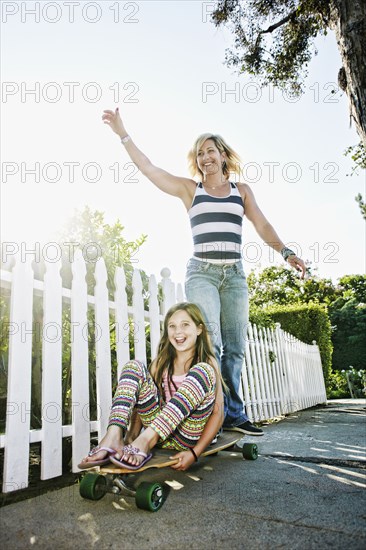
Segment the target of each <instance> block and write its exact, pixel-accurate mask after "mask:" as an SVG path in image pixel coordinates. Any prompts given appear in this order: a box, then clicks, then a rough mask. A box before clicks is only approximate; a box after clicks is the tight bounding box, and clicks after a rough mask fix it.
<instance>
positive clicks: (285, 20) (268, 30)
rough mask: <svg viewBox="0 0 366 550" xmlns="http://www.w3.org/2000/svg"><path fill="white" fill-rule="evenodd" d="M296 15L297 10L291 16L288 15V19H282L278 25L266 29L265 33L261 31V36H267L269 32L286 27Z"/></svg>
mask: <svg viewBox="0 0 366 550" xmlns="http://www.w3.org/2000/svg"><path fill="white" fill-rule="evenodd" d="M294 15H296V10H294V11H293V12H291V13H290V14H289V15H286V17H284V18H283V19H281V21H278V23H275V24H274V25H271V26H270V27H268V29H266V30H264V31H260V34H265V33H267V32H273V31H275V30H276V29H278V27H282V25H284V24H285V23H287V22H288V21H290V19H292V18H293V17H294Z"/></svg>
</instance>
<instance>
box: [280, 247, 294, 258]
mask: <svg viewBox="0 0 366 550" xmlns="http://www.w3.org/2000/svg"><path fill="white" fill-rule="evenodd" d="M280 254H281V256H282V258H283V259H284V260H285V261H286V260H287V258H288V257H289V256H296V254H295V252H294V251H293V250H291V248H287V246H284V247H283V249H282V250H281V252H280Z"/></svg>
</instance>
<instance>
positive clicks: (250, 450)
mask: <svg viewBox="0 0 366 550" xmlns="http://www.w3.org/2000/svg"><path fill="white" fill-rule="evenodd" d="M242 453H243V458H246V459H247V460H257V458H258V446H257V445H256V444H255V443H244V445H243V449H242Z"/></svg>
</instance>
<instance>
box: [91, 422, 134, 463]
mask: <svg viewBox="0 0 366 550" xmlns="http://www.w3.org/2000/svg"><path fill="white" fill-rule="evenodd" d="M123 446H124V441H123V437H122V429H121V428H120V427H119V426H110V427H109V428H108V430H107V433H106V435H105V436H104V437H103V439H102V440H101V441H100V443H99V445H98V447H97V448H101V447H106V448H108V449H112V450H113V451H116V452H117V453H118V452H119V453H121V452H122V449H123ZM97 448H96V449H97ZM96 449H95V451H96ZM109 454H110V453H109V452H108V451H107V450H105V449H101V450H100V451H97V452H93V455H92V456H89V455H88V456H86V457H85V458H83V460H82V461H81V463H80V464H81V465H83V464H88V463H90V464H93V463H94V462H98V461H99V460H103V459H105V458H108V455H109Z"/></svg>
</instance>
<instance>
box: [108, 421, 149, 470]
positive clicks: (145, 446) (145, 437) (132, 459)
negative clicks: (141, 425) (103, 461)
mask: <svg viewBox="0 0 366 550" xmlns="http://www.w3.org/2000/svg"><path fill="white" fill-rule="evenodd" d="M158 440H159V436H158V434H157V433H156V432H155V431H154V430H153V429H152V428H146V429H145V430H144V431H143V432H141V434H140V435H139V436H138V437H137V438H136V439H135V440H134V441H133V442H132V443H131V446H132V447H134V448H136V449H138V450H139V451H142V452H143V453H145V454H147V455H148V454H149V452H150V451H151V449H152V448H153V447H154V446H155V445H156V443H157V442H158ZM115 458H117V459H118V460H123V462H127V463H128V464H131V466H138V465H139V464H141V462H143V460H144V457H143V456H141V455H136V454H130V453H129V452H128V449H127V448H125V449H123V450H122V451H121V452H117V453H116V455H115Z"/></svg>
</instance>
